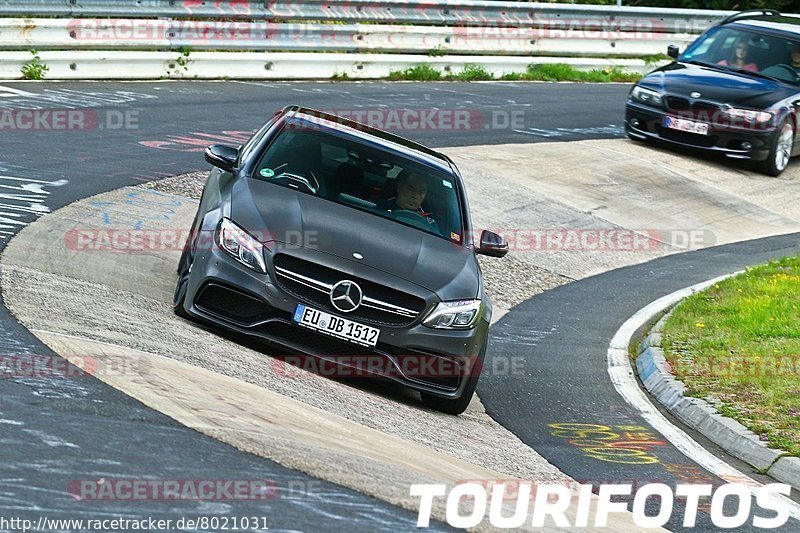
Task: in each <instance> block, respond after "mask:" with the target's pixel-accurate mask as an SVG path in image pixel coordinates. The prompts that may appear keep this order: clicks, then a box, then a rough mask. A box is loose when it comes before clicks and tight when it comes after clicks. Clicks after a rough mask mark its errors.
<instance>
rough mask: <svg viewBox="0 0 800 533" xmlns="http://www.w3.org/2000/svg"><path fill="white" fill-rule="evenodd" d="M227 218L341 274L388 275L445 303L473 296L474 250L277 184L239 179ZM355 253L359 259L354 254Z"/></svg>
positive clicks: (475, 287)
mask: <svg viewBox="0 0 800 533" xmlns="http://www.w3.org/2000/svg"><path fill="white" fill-rule="evenodd" d="M231 217H232V218H233V220H234V221H235V222H236V223H237V224H239V225H240V226H242V227H244V228H245V229H247V230H248V231H250V232H251V233H253V235H256V236H257V237H259V240H261V241H262V242H264V243H266V244H267V246H268V247H270V248H276V247H277V248H282V249H285V250H289V249H292V248H294V249H297V250H298V251H299V252H300V255H302V256H303V257H304V258H305V259H310V260H314V259H313V257H314V256H315V255H316V256H317V260H319V262H321V263H327V264H328V266H332V267H334V268H337V269H339V270H341V271H342V272H343V273H349V274H352V275H355V276H359V277H363V278H366V279H370V278H372V279H373V280H374V281H377V282H379V283H384V284H386V280H387V277H386V275H385V274H389V278H388V279H389V280H391V279H392V278H396V281H398V282H410V283H412V284H414V285H416V286H418V287H422V288H424V289H426V290H427V291H430V292H434V293H436V295H437V296H438V297H439V298H441V299H442V300H445V301H446V300H458V299H467V298H475V297H476V296H477V294H478V290H479V273H478V272H479V270H478V265H477V260H476V259H475V254H474V253H473V251H472V250H469V249H467V248H464V247H462V246H458V245H456V244H453V243H451V242H449V241H447V240H445V239H442V238H439V237H436V236H434V235H429V234H426V233H424V232H423V231H420V230H418V229H414V228H410V227H407V226H404V225H402V224H400V223H397V222H394V221H392V220H388V219H383V218H381V217H379V216H376V215H372V214H369V213H365V212H362V211H359V210H357V209H353V208H350V207H347V206H343V205H339V204H337V203H335V202H331V201H328V200H325V199H322V198H317V197H315V196H312V195H309V194H304V193H301V192H297V191H294V190H292V189H288V188H286V187H283V186H281V185H276V184H272V183H267V182H264V181H260V180H256V179H243V180H240V181H239V182H238V183H237V184H236V185H235V186H234V188H233V191H232V199H231ZM270 242H271V243H278V245H277V246H270V245H269V243H270ZM284 245H285V246H284ZM354 253H358V254H361V256H363V259H361V260H358V259H355V258H354V256H353V254H354ZM324 256H333V257H335V258H336V260H334V261H332V260H331V258H330V257H324ZM381 273H383V274H381ZM400 284H401V285H402V283H400ZM398 288H400V287H398Z"/></svg>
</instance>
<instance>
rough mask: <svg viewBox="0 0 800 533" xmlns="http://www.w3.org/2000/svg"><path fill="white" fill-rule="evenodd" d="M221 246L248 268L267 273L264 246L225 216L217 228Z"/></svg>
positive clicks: (218, 240)
mask: <svg viewBox="0 0 800 533" xmlns="http://www.w3.org/2000/svg"><path fill="white" fill-rule="evenodd" d="M217 242H218V243H219V246H220V248H222V249H223V250H225V251H226V252H228V253H229V254H230V255H231V256H232V257H233V258H234V259H236V260H237V261H239V262H240V263H241V264H243V265H244V266H246V267H248V268H252V269H253V270H255V271H258V272H261V273H262V274H266V273H267V265H266V263H264V246H263V245H262V244H261V243H260V242H258V241H257V240H256V238H255V237H253V236H252V235H250V234H249V233H247V232H246V231H245V230H243V229H242V228H241V227H239V226H237V225H236V224H235V223H234V222H233V221H232V220H230V219H227V218H223V219H222V220H221V221H220V223H219V228H218V229H217Z"/></svg>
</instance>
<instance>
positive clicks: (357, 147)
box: [252, 122, 463, 244]
mask: <svg viewBox="0 0 800 533" xmlns="http://www.w3.org/2000/svg"><path fill="white" fill-rule="evenodd" d="M252 177H253V178H254V179H259V180H263V181H267V182H270V183H274V184H276V185H280V186H283V187H289V188H292V189H296V190H298V191H300V192H303V193H307V194H312V195H314V196H318V197H321V198H325V199H326V200H329V201H332V202H336V203H338V204H341V205H344V206H347V207H350V208H353V209H358V210H360V211H365V212H368V213H371V214H373V215H375V216H379V217H382V218H387V219H390V220H394V221H396V222H398V223H401V224H404V225H406V226H411V227H413V228H416V229H419V230H421V231H425V232H427V233H431V234H433V235H437V236H439V237H442V238H445V239H447V240H449V241H451V242H454V243H457V244H463V234H462V229H463V228H462V223H461V221H462V218H461V207H460V202H459V196H458V194H457V192H456V181H455V178H454V177H453V176H452V174H449V173H446V172H443V171H441V170H438V169H435V168H431V167H428V166H426V165H424V164H422V163H419V162H417V161H413V160H411V159H410V158H407V157H403V156H402V155H398V154H396V153H394V152H387V151H385V150H384V149H381V148H380V147H377V146H374V145H372V144H367V143H366V142H364V141H362V140H361V139H359V138H358V137H356V136H353V135H348V134H346V133H344V132H338V131H337V132H327V131H321V130H320V129H319V128H317V127H315V126H314V125H313V124H311V125H310V127H309V126H304V125H302V123H295V122H291V123H289V124H288V125H287V127H285V128H284V130H283V131H281V132H280V133H279V134H278V136H277V138H276V139H275V140H274V141H273V142H272V143H271V144H270V146H269V148H268V149H267V150H266V152H265V153H264V155H263V156H262V158H261V160H260V161H259V163H258V165H257V166H256V168H255V171H254V172H253V175H252Z"/></svg>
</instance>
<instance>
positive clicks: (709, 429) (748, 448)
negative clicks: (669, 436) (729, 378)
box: [635, 310, 800, 490]
mask: <svg viewBox="0 0 800 533" xmlns="http://www.w3.org/2000/svg"><path fill="white" fill-rule="evenodd" d="M663 311H666V310H662V312H663ZM669 315H670V313H665V314H664V316H663V317H661V319H660V320H659V321H658V322H657V323H656V324H655V326H653V328H652V330H651V331H650V333H649V334H648V335H647V336H646V337H645V338H644V340H643V341H642V343H641V344H640V347H639V350H638V352H637V357H636V365H635V366H636V371H637V373H638V374H639V378H640V379H641V381H642V383H643V384H644V386H645V388H646V389H647V390H648V392H650V394H651V395H653V396H655V398H656V399H657V400H658V401H659V402H660V403H661V404H662V405H663V406H664V407H665V408H666V409H667V410H668V411H669V412H670V413H671V414H673V415H674V416H676V417H677V418H679V419H680V420H681V421H683V422H684V423H685V424H687V425H688V426H690V427H692V428H694V429H695V430H697V431H699V432H700V433H702V434H703V435H704V436H705V437H706V438H708V439H709V440H711V441H712V442H714V443H716V444H717V445H719V446H720V447H721V448H722V449H723V450H725V451H726V452H728V453H730V454H731V455H733V456H734V457H737V458H738V459H741V460H742V461H744V462H746V463H747V464H749V465H750V466H752V467H753V468H755V469H757V470H759V471H760V472H766V473H767V474H768V475H769V476H771V477H773V478H775V479H777V480H778V481H781V482H783V483H788V484H789V485H791V486H792V487H794V488H795V490H800V458H798V457H791V456H788V453H787V452H785V451H784V450H775V449H772V448H768V447H767V446H766V444H765V443H763V442H762V441H761V440H760V439H759V437H758V435H756V434H755V433H753V432H752V431H750V430H749V429H747V428H746V427H744V426H743V425H742V424H740V423H739V422H737V421H735V420H733V419H732V418H728V417H726V416H722V415H721V414H719V412H717V410H716V409H715V408H714V407H713V406H712V405H711V404H709V403H708V402H706V401H705V400H703V399H700V398H690V397H687V396H684V392H685V391H686V386H685V385H684V384H683V383H682V382H680V381H678V380H677V379H676V378H675V376H674V375H673V374H672V373H671V372H670V368H669V363H667V360H666V358H665V357H664V351H663V350H662V349H661V347H660V346H661V328H662V326H663V324H664V322H665V321H666V319H667V317H668V316H669Z"/></svg>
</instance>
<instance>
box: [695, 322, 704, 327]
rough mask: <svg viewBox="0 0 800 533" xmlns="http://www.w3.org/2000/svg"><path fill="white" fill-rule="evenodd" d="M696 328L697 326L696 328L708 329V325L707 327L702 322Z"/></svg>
mask: <svg viewBox="0 0 800 533" xmlns="http://www.w3.org/2000/svg"><path fill="white" fill-rule="evenodd" d="M694 326H695V327H696V328H704V327H706V325H705V324H703V323H702V322H698V323H697V324H695V325H694Z"/></svg>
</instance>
